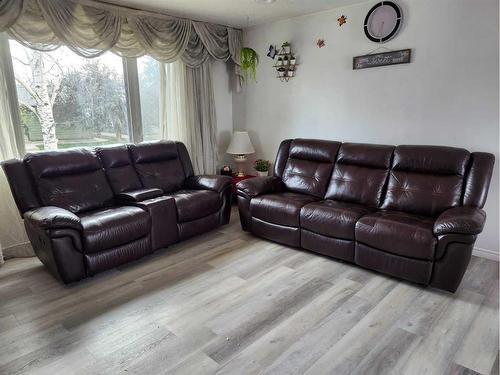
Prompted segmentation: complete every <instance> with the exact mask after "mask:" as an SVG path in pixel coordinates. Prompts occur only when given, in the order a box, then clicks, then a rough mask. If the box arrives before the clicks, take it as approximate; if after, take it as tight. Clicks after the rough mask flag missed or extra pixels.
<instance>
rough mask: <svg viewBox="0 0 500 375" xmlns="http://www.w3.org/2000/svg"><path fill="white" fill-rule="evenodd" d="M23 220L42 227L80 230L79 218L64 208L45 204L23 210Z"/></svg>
mask: <svg viewBox="0 0 500 375" xmlns="http://www.w3.org/2000/svg"><path fill="white" fill-rule="evenodd" d="M24 220H25V221H28V222H29V223H30V225H33V226H36V227H39V228H42V229H69V228H70V229H76V230H78V231H82V230H83V229H82V224H81V222H80V218H79V217H78V216H76V215H75V214H74V213H72V212H70V211H68V210H65V209H64V208H60V207H54V206H45V207H39V208H34V209H32V210H29V211H27V212H25V214H24Z"/></svg>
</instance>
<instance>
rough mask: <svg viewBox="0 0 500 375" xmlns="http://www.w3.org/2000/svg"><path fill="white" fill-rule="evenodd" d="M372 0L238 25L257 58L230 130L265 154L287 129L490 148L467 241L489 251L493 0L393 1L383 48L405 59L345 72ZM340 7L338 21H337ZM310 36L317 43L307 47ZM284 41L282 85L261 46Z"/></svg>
mask: <svg viewBox="0 0 500 375" xmlns="http://www.w3.org/2000/svg"><path fill="white" fill-rule="evenodd" d="M374 3H375V2H374V1H371V2H368V3H363V4H358V5H353V6H348V7H343V8H338V9H336V10H333V11H327V12H322V13H317V14H314V15H310V16H303V17H298V18H293V19H289V20H286V21H281V22H276V23H273V24H269V25H264V26H260V27H256V28H251V29H248V30H246V31H245V34H244V39H245V43H244V44H245V46H249V47H252V48H254V49H256V50H257V51H258V52H259V54H260V56H261V63H260V65H259V67H258V72H257V79H258V83H256V84H254V83H250V84H248V85H247V87H245V89H244V92H243V93H241V94H235V95H233V122H234V128H235V129H247V130H249V131H250V132H251V136H252V140H253V142H254V144H255V146H256V150H257V156H258V157H265V158H268V159H271V160H274V157H275V154H276V151H277V148H278V145H279V143H280V141H281V140H282V139H285V138H293V137H306V138H324V139H334V140H341V141H353V142H372V143H386V144H437V145H449V146H459V147H465V148H467V149H469V150H470V151H487V152H491V153H494V154H495V155H496V157H497V164H496V167H495V175H494V177H493V181H492V186H491V188H490V193H489V197H488V202H487V205H486V211H487V213H488V220H487V223H486V228H485V230H484V232H483V234H482V235H481V236H480V237H479V239H478V241H477V243H476V245H477V247H478V248H482V249H486V250H490V251H493V252H495V253H496V254H498V248H499V246H498V230H499V213H498V206H499V197H498V195H499V189H498V148H499V145H498V140H499V129H498V123H499V118H498V103H499V96H498V32H499V31H498V0H398V3H399V4H400V5H401V7H402V9H403V12H404V16H405V22H404V26H403V29H402V30H401V32H400V34H399V35H398V36H397V37H396V38H395V39H394V40H392V41H390V42H388V43H387V44H385V47H388V48H390V49H394V50H396V49H403V48H411V49H412V54H413V57H412V62H411V64H405V65H395V66H389V67H380V68H372V69H365V70H359V71H353V70H352V58H353V56H357V55H363V54H367V53H369V52H371V51H372V50H374V49H375V48H377V45H376V44H374V43H372V42H370V41H369V40H368V39H367V38H366V37H365V35H364V32H363V28H362V25H363V22H364V17H365V15H366V13H367V12H368V10H369V9H370V7H371V6H372V5H373V4H374ZM342 14H344V15H346V16H347V24H346V25H344V26H342V27H339V26H338V24H337V23H336V19H337V18H338V17H339V16H340V15H342ZM318 38H324V39H325V41H326V47H324V48H322V49H319V48H317V47H316V45H315V42H316V40H317V39H318ZM285 40H289V41H290V42H291V43H292V50H293V51H294V52H296V55H297V56H298V62H299V63H300V66H299V67H298V71H297V76H296V77H295V78H293V79H291V80H290V81H289V82H288V83H283V82H280V81H279V80H278V79H277V78H275V75H276V72H275V71H274V70H273V68H272V61H271V59H269V58H268V57H266V53H267V48H268V46H269V44H271V43H272V44H280V43H281V42H282V41H285Z"/></svg>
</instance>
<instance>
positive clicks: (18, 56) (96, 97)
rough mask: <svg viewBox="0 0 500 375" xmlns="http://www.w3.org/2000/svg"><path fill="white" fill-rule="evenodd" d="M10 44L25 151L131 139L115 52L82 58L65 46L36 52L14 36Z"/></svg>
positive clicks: (122, 83) (122, 78)
mask: <svg viewBox="0 0 500 375" xmlns="http://www.w3.org/2000/svg"><path fill="white" fill-rule="evenodd" d="M10 49H11V55H12V63H13V67H14V74H15V78H16V86H17V94H18V100H19V111H20V117H21V126H22V131H23V134H24V142H25V148H26V151H33V150H42V149H57V148H68V147H77V146H98V145H105V144H113V143H124V142H128V141H130V140H131V139H130V137H129V126H128V118H127V113H128V111H127V100H126V94H125V81H124V74H123V63H122V59H121V58H120V57H119V56H116V55H114V54H112V53H110V52H107V53H104V54H103V55H101V56H99V57H96V58H93V59H86V58H83V57H80V56H78V55H76V54H75V53H74V52H72V51H71V50H70V49H68V48H66V47H61V48H58V49H57V50H55V51H52V52H39V51H35V50H32V49H29V48H26V47H24V46H22V45H21V44H19V43H17V42H15V41H11V42H10ZM141 87H142V86H141ZM157 96H158V94H157ZM146 102H147V101H145V102H144V105H145V104H146ZM155 104H156V102H155ZM156 107H157V105H156ZM148 126H149V127H150V128H151V129H153V128H154V124H153V123H150V124H149V125H148ZM148 132H149V130H148ZM157 134H158V133H155V134H152V135H151V137H155V136H157Z"/></svg>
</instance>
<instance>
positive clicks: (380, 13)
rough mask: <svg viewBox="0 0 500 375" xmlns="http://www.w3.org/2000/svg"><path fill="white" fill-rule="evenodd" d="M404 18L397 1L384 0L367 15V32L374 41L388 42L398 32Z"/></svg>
mask: <svg viewBox="0 0 500 375" xmlns="http://www.w3.org/2000/svg"><path fill="white" fill-rule="evenodd" d="M402 18H403V13H402V12H401V9H399V7H398V6H397V5H396V4H395V3H393V2H392V1H382V2H380V3H378V4H376V5H375V6H374V7H373V8H372V9H370V11H369V12H368V14H367V15H366V18H365V34H366V36H367V37H368V39H370V40H371V41H373V42H377V43H383V42H387V41H388V40H390V39H392V38H393V37H394V36H395V35H396V33H397V32H398V30H399V28H400V26H401V20H402Z"/></svg>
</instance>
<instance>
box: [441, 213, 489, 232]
mask: <svg viewBox="0 0 500 375" xmlns="http://www.w3.org/2000/svg"><path fill="white" fill-rule="evenodd" d="M485 221H486V212H484V211H483V210H481V209H480V208H475V207H468V206H462V207H455V208H450V209H448V210H446V211H444V212H443V213H442V214H441V215H440V216H439V217H438V218H437V220H436V222H435V223H434V234H435V235H436V236H439V235H442V234H448V233H459V234H479V233H481V232H482V231H483V227H484V222H485Z"/></svg>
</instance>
